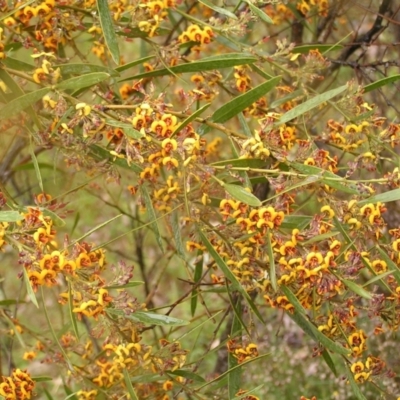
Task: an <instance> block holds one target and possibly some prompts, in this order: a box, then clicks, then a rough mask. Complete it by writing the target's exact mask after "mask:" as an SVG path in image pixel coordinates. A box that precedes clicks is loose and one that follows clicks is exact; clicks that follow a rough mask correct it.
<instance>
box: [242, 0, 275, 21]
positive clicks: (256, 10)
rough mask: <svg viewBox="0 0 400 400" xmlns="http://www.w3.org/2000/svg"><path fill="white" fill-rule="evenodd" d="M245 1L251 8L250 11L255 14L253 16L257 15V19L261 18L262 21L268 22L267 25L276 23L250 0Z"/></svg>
mask: <svg viewBox="0 0 400 400" xmlns="http://www.w3.org/2000/svg"><path fill="white" fill-rule="evenodd" d="M244 1H245V2H246V3H247V5H248V6H249V7H250V10H251V11H252V12H253V14H255V15H257V17H258V18H260V19H261V20H262V21H264V22H266V23H267V24H273V23H274V21H273V20H272V19H271V18H270V17H269V16H268V15H267V14H266V13H265V12H264V11H262V10H260V9H259V8H257V7H256V6H255V5H253V4H252V3H251V2H250V1H249V0H244Z"/></svg>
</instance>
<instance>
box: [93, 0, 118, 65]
mask: <svg viewBox="0 0 400 400" xmlns="http://www.w3.org/2000/svg"><path fill="white" fill-rule="evenodd" d="M97 9H98V10H99V17H100V25H101V29H102V31H103V35H104V39H105V41H106V45H107V48H108V50H109V51H110V53H111V57H112V59H113V60H114V62H115V64H117V65H119V48H118V39H117V35H116V34H115V25H114V21H113V19H112V18H111V14H110V10H109V8H108V1H107V0H97Z"/></svg>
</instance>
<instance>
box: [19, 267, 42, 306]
mask: <svg viewBox="0 0 400 400" xmlns="http://www.w3.org/2000/svg"><path fill="white" fill-rule="evenodd" d="M22 270H23V272H24V282H25V286H26V291H27V293H28V296H29V298H30V300H31V302H32V303H33V304H34V305H35V306H36V307H37V308H39V304H38V302H37V299H36V296H35V292H34V291H33V289H32V286H31V282H30V281H29V276H28V272H27V271H26V268H22Z"/></svg>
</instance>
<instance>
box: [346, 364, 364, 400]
mask: <svg viewBox="0 0 400 400" xmlns="http://www.w3.org/2000/svg"><path fill="white" fill-rule="evenodd" d="M345 371H346V377H347V379H348V380H349V383H350V387H351V389H352V390H353V393H354V395H355V396H356V397H357V399H358V400H367V399H366V398H365V396H364V395H363V394H362V392H361V389H360V386H358V384H357V382H356V381H355V380H354V376H353V373H352V372H351V370H350V366H349V365H347V364H346V366H345Z"/></svg>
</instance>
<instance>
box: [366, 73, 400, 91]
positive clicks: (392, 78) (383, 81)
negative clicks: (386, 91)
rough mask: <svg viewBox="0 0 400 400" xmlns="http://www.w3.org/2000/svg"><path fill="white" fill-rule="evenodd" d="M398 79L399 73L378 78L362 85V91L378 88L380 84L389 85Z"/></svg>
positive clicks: (399, 77)
mask: <svg viewBox="0 0 400 400" xmlns="http://www.w3.org/2000/svg"><path fill="white" fill-rule="evenodd" d="M399 79H400V75H392V76H388V77H387V78H383V79H379V80H378V81H375V82H372V83H370V84H369V85H366V86H364V93H368V92H371V91H372V90H375V89H379V88H380V87H382V86H386V85H389V84H390V83H393V82H396V81H398V80H399Z"/></svg>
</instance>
